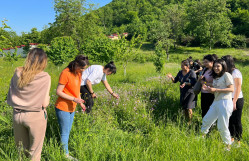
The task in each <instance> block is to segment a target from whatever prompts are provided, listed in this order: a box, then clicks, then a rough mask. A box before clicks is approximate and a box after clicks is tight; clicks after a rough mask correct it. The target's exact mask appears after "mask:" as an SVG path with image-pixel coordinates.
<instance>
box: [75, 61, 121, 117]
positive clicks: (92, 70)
mask: <svg viewBox="0 0 249 161" xmlns="http://www.w3.org/2000/svg"><path fill="white" fill-rule="evenodd" d="M115 73H116V66H115V64H114V62H113V61H111V62H110V63H108V64H106V65H105V66H102V65H91V66H90V67H88V68H87V69H86V70H85V71H84V72H83V73H82V81H81V88H80V93H81V98H82V99H84V100H85V105H86V112H87V113H89V112H91V110H92V107H93V104H94V101H93V98H96V97H97V96H96V94H95V93H94V91H93V88H92V85H94V84H99V83H100V82H102V83H103V84H104V86H105V88H106V89H107V91H108V92H109V93H110V94H111V95H112V96H113V97H115V98H117V99H118V98H119V96H118V94H116V93H114V92H113V90H112V88H111V87H110V85H109V83H108V82H107V79H106V75H111V74H115Z"/></svg>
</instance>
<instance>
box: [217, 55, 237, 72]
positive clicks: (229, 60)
mask: <svg viewBox="0 0 249 161" xmlns="http://www.w3.org/2000/svg"><path fill="white" fill-rule="evenodd" d="M221 59H222V60H224V61H225V62H226V64H227V72H228V73H230V74H232V72H233V70H234V69H235V68H236V67H235V64H234V59H233V57H232V56H231V55H226V56H223V57H221Z"/></svg>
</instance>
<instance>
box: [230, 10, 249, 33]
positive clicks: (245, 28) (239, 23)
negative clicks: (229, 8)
mask: <svg viewBox="0 0 249 161" xmlns="http://www.w3.org/2000/svg"><path fill="white" fill-rule="evenodd" d="M230 17H231V21H232V23H233V25H234V27H233V33H234V34H241V35H246V37H249V10H247V9H241V8H238V9H237V10H236V11H235V12H232V13H231V14H230Z"/></svg>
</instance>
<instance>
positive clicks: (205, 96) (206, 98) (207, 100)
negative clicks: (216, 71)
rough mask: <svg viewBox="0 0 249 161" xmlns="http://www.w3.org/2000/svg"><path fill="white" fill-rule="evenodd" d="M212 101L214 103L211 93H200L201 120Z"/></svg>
mask: <svg viewBox="0 0 249 161" xmlns="http://www.w3.org/2000/svg"><path fill="white" fill-rule="evenodd" d="M213 101H214V95H213V94H212V93H201V115H202V118H203V117H204V116H205V115H206V114H207V112H208V110H209V108H210V106H211V105H212V103H213Z"/></svg>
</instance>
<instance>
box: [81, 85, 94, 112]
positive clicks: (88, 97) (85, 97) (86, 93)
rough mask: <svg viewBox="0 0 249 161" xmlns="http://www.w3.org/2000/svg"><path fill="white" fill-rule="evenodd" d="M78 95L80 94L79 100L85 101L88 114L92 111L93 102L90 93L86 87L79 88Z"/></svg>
mask: <svg viewBox="0 0 249 161" xmlns="http://www.w3.org/2000/svg"><path fill="white" fill-rule="evenodd" d="M80 93H81V98H82V99H83V100H84V101H85V105H86V113H90V112H91V111H92V107H93V105H94V102H93V98H92V96H91V93H90V91H89V90H88V89H87V86H86V85H84V86H81V87H80Z"/></svg>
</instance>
